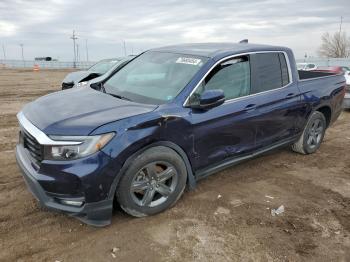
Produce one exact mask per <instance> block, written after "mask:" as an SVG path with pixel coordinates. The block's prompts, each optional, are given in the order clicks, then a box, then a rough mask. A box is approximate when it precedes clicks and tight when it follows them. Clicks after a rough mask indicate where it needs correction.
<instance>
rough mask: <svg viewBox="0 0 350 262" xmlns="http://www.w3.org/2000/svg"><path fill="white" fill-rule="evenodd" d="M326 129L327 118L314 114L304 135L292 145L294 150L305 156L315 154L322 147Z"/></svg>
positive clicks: (317, 113)
mask: <svg viewBox="0 0 350 262" xmlns="http://www.w3.org/2000/svg"><path fill="white" fill-rule="evenodd" d="M326 128H327V122H326V118H325V116H324V115H323V114H322V113H321V112H318V111H316V112H314V113H312V115H311V116H310V118H309V120H308V122H307V124H306V126H305V128H304V131H303V134H302V135H301V137H300V138H299V140H298V141H297V142H296V143H294V144H293V145H292V150H293V151H295V152H297V153H300V154H304V155H307V154H312V153H315V152H316V151H317V150H318V149H319V148H320V146H321V143H322V141H323V138H324V135H325V133H326Z"/></svg>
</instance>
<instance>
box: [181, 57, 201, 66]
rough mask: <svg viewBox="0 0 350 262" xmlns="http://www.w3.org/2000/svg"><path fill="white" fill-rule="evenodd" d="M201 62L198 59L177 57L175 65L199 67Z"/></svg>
mask: <svg viewBox="0 0 350 262" xmlns="http://www.w3.org/2000/svg"><path fill="white" fill-rule="evenodd" d="M201 62H202V60H200V59H198V58H191V57H179V58H178V59H177V60H176V63H178V64H187V65H199V64H200V63H201Z"/></svg>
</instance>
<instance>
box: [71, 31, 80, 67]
mask: <svg viewBox="0 0 350 262" xmlns="http://www.w3.org/2000/svg"><path fill="white" fill-rule="evenodd" d="M70 39H72V40H73V48H74V61H73V67H74V68H76V66H77V65H76V63H77V54H76V51H75V40H77V39H78V37H77V36H76V35H75V31H74V30H73V35H72V37H71V38H70Z"/></svg>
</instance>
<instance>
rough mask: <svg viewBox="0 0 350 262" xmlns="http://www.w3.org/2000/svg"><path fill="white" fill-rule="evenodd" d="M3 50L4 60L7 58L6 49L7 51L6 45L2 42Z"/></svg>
mask: <svg viewBox="0 0 350 262" xmlns="http://www.w3.org/2000/svg"><path fill="white" fill-rule="evenodd" d="M2 52H3V53H4V60H6V51H5V45H4V44H2Z"/></svg>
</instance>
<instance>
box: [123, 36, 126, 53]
mask: <svg viewBox="0 0 350 262" xmlns="http://www.w3.org/2000/svg"><path fill="white" fill-rule="evenodd" d="M123 45H124V56H126V43H125V40H123Z"/></svg>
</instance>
